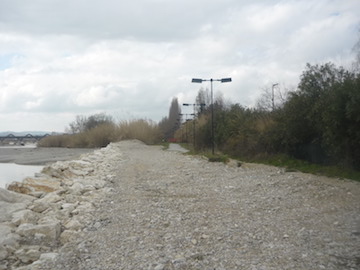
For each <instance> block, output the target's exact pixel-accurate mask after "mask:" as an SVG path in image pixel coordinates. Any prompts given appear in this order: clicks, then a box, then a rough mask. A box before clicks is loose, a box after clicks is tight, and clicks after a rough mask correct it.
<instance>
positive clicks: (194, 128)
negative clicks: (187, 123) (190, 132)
mask: <svg viewBox="0 0 360 270" xmlns="http://www.w3.org/2000/svg"><path fill="white" fill-rule="evenodd" d="M193 105H194V106H193V107H194V120H193V121H194V151H195V120H196V118H195V106H196V104H193Z"/></svg>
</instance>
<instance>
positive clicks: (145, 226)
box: [49, 141, 360, 270]
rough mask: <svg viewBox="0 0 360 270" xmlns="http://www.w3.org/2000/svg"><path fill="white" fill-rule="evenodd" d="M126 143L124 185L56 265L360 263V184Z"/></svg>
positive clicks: (97, 268) (121, 168) (102, 269)
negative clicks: (232, 163)
mask: <svg viewBox="0 0 360 270" xmlns="http://www.w3.org/2000/svg"><path fill="white" fill-rule="evenodd" d="M118 145H119V151H121V153H122V155H121V156H122V159H121V160H118V161H116V162H114V163H115V164H116V166H115V167H114V168H112V171H113V173H114V174H116V175H117V177H116V181H114V183H113V189H114V192H113V193H112V194H109V196H108V197H107V198H104V199H103V201H101V202H99V203H98V204H97V205H98V208H97V210H96V212H95V213H94V221H93V222H92V223H91V224H89V225H88V226H87V227H86V228H85V231H84V232H85V237H84V238H81V239H77V241H75V242H74V243H71V244H69V245H67V246H65V247H63V248H62V249H61V256H60V257H59V259H58V260H57V261H56V262H55V263H54V265H52V266H51V267H49V269H61V270H64V269H72V270H75V269H84V270H85V269H87V270H106V269H109V270H110V269H111V270H118V269H156V270H160V269H360V203H359V202H360V199H359V198H360V183H358V182H353V181H346V180H337V179H329V178H326V177H318V176H313V175H309V174H303V173H296V172H284V171H283V170H281V169H279V168H275V167H270V166H264V165H254V164H243V166H241V167H237V166H231V165H228V166H227V165H224V164H220V163H209V162H207V161H206V160H204V159H202V158H199V157H192V156H186V155H183V154H182V153H180V152H176V151H164V150H162V149H161V148H160V147H157V146H151V147H150V146H146V145H143V144H141V143H139V142H134V141H128V142H121V143H119V144H118Z"/></svg>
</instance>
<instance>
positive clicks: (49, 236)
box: [16, 222, 61, 241]
mask: <svg viewBox="0 0 360 270" xmlns="http://www.w3.org/2000/svg"><path fill="white" fill-rule="evenodd" d="M60 231H61V225H60V223H59V222H54V223H48V224H39V225H34V224H29V223H25V224H21V225H20V226H19V227H18V229H17V230H16V233H17V234H19V235H21V236H24V237H26V238H32V237H34V235H35V234H36V233H38V234H44V235H45V236H46V240H48V241H54V240H56V239H57V238H58V237H59V235H60Z"/></svg>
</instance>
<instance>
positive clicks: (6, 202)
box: [0, 188, 34, 222]
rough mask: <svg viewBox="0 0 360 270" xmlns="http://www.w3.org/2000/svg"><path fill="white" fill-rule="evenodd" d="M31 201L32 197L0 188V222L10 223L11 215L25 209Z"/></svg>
mask: <svg viewBox="0 0 360 270" xmlns="http://www.w3.org/2000/svg"><path fill="white" fill-rule="evenodd" d="M33 200H34V198H33V197H30V196H26V195H23V194H18V193H16V192H12V191H9V190H6V189H2V188H0V222H8V221H11V220H12V215H13V213H15V212H17V211H20V210H24V209H26V207H27V206H28V205H29V204H30V203H31V202H32V201H33Z"/></svg>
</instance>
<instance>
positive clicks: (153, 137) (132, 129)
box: [118, 119, 162, 144]
mask: <svg viewBox="0 0 360 270" xmlns="http://www.w3.org/2000/svg"><path fill="white" fill-rule="evenodd" d="M118 134H119V139H120V140H129V139H137V140H140V141H142V142H144V143H146V144H155V143H159V142H160V141H161V137H162V135H161V131H160V129H159V126H158V125H157V124H156V123H154V122H152V121H150V120H144V119H138V120H132V121H121V122H120V123H119V125H118Z"/></svg>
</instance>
